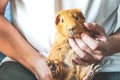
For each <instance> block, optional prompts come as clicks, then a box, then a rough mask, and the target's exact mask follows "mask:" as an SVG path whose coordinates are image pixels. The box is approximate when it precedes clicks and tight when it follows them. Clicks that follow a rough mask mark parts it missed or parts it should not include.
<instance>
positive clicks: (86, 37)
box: [81, 33, 98, 50]
mask: <svg viewBox="0 0 120 80" xmlns="http://www.w3.org/2000/svg"><path fill="white" fill-rule="evenodd" d="M81 39H82V40H83V41H84V42H85V43H86V44H87V45H88V46H89V47H90V48H91V49H92V50H95V49H96V48H97V47H98V42H97V41H96V40H95V39H93V38H91V37H90V36H89V35H88V34H86V33H82V34H81Z"/></svg>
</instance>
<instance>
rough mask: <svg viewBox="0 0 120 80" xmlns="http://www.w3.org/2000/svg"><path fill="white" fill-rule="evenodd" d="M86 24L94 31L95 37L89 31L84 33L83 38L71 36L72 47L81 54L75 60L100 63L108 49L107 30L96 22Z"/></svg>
mask: <svg viewBox="0 0 120 80" xmlns="http://www.w3.org/2000/svg"><path fill="white" fill-rule="evenodd" d="M84 26H85V27H86V29H88V30H89V31H91V32H92V33H94V36H95V38H92V37H91V36H89V35H88V34H87V33H82V34H81V35H80V36H81V38H69V44H70V46H71V48H72V49H73V50H74V51H75V53H76V54H77V55H78V56H79V57H76V58H75V59H74V61H75V62H76V63H78V64H83V65H88V64H92V63H98V62H100V61H101V60H102V59H103V58H104V56H105V53H107V51H108V49H107V45H106V39H107V38H106V36H105V31H104V29H103V28H102V27H101V26H100V25H98V24H96V23H84Z"/></svg>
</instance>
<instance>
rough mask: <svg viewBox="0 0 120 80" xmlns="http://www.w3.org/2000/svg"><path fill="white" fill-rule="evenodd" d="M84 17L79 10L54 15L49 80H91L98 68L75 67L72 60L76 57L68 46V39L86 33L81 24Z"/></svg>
mask: <svg viewBox="0 0 120 80" xmlns="http://www.w3.org/2000/svg"><path fill="white" fill-rule="evenodd" d="M84 22H85V17H84V16H83V14H82V12H81V11H80V9H69V10H61V11H59V12H58V13H57V15H56V20H55V23H56V29H57V32H56V36H55V40H54V43H53V45H52V48H51V51H50V54H49V56H48V61H47V63H48V66H49V67H50V70H51V73H52V76H51V77H52V79H51V80H91V78H92V77H93V75H94V74H95V72H96V71H97V70H98V66H94V65H88V66H83V65H76V64H75V63H74V62H73V58H75V57H76V56H77V54H75V53H74V51H73V50H72V49H71V48H70V46H69V44H68V38H69V37H75V38H76V37H80V33H82V32H86V33H88V34H89V32H88V30H86V29H85V27H84V26H83V23H84Z"/></svg>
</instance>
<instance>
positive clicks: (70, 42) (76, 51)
mask: <svg viewBox="0 0 120 80" xmlns="http://www.w3.org/2000/svg"><path fill="white" fill-rule="evenodd" d="M68 41H69V44H70V46H71V48H72V49H73V50H74V51H75V53H76V54H77V55H78V56H79V57H81V58H83V57H84V52H83V51H82V50H81V49H80V48H79V46H78V45H77V44H76V42H75V40H74V39H73V38H69V40H68ZM78 53H79V54H78Z"/></svg>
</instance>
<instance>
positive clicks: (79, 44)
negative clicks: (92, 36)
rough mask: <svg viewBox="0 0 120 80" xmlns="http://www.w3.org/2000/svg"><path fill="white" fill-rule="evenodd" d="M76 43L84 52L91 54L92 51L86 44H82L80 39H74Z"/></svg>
mask: <svg viewBox="0 0 120 80" xmlns="http://www.w3.org/2000/svg"><path fill="white" fill-rule="evenodd" d="M75 41H76V43H77V44H78V46H79V47H80V48H81V49H82V50H84V51H85V52H87V53H91V52H92V50H91V49H90V48H89V46H87V44H86V43H85V42H83V41H82V40H81V39H78V38H75Z"/></svg>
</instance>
